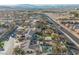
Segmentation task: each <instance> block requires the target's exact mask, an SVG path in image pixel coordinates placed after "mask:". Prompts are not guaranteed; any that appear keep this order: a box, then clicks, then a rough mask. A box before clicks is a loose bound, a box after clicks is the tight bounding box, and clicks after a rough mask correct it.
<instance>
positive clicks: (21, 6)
mask: <svg viewBox="0 0 79 59" xmlns="http://www.w3.org/2000/svg"><path fill="white" fill-rule="evenodd" d="M53 8H54V9H55V8H56V9H59V8H60V9H63V8H64V9H73V8H79V4H75V5H74V4H63V5H62V4H55V5H50V4H49V5H31V4H19V5H11V6H5V5H3V6H0V10H3V9H4V10H6V9H7V10H10V9H14V10H17V9H24V10H38V9H53Z"/></svg>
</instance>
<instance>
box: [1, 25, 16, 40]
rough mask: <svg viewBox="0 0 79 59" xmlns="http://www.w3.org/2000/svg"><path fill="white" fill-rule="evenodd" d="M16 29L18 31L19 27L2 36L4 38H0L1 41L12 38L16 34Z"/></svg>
mask: <svg viewBox="0 0 79 59" xmlns="http://www.w3.org/2000/svg"><path fill="white" fill-rule="evenodd" d="M16 29H17V26H16V27H14V28H13V29H12V30H11V31H9V32H8V33H5V34H4V35H2V36H1V37H0V39H9V37H10V36H11V35H12V34H14V33H15V31H16Z"/></svg>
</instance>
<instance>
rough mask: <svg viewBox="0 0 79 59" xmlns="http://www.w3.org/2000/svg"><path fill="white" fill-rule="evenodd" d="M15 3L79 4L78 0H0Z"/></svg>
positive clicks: (3, 3)
mask: <svg viewBox="0 0 79 59" xmlns="http://www.w3.org/2000/svg"><path fill="white" fill-rule="evenodd" d="M16 4H79V0H0V5H16Z"/></svg>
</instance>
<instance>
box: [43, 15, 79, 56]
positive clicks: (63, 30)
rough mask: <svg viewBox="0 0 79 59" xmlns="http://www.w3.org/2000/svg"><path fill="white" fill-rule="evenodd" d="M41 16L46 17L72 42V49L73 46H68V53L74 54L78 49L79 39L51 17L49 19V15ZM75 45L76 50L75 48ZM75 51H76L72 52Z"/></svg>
mask: <svg viewBox="0 0 79 59" xmlns="http://www.w3.org/2000/svg"><path fill="white" fill-rule="evenodd" d="M43 16H45V17H47V18H48V21H49V23H51V24H54V26H55V27H56V29H57V30H59V31H60V32H62V33H63V34H64V35H65V36H66V37H67V38H68V40H69V41H71V42H72V43H73V44H74V46H73V47H74V49H73V47H71V46H69V48H68V49H69V51H70V52H69V54H71V55H74V54H76V52H78V51H79V39H78V38H77V37H75V36H74V35H73V34H72V33H70V32H69V31H67V30H66V29H64V28H63V27H61V26H60V25H59V24H57V23H56V22H55V21H54V20H53V19H51V18H50V17H49V16H47V15H45V14H43ZM75 47H76V50H75ZM74 51H76V52H74Z"/></svg>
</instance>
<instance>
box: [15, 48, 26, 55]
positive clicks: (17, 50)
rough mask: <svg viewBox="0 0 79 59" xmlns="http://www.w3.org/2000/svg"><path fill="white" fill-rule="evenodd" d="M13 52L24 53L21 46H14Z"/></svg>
mask: <svg viewBox="0 0 79 59" xmlns="http://www.w3.org/2000/svg"><path fill="white" fill-rule="evenodd" d="M14 54H16V55H24V54H25V51H24V50H22V48H19V47H16V48H14Z"/></svg>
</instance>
